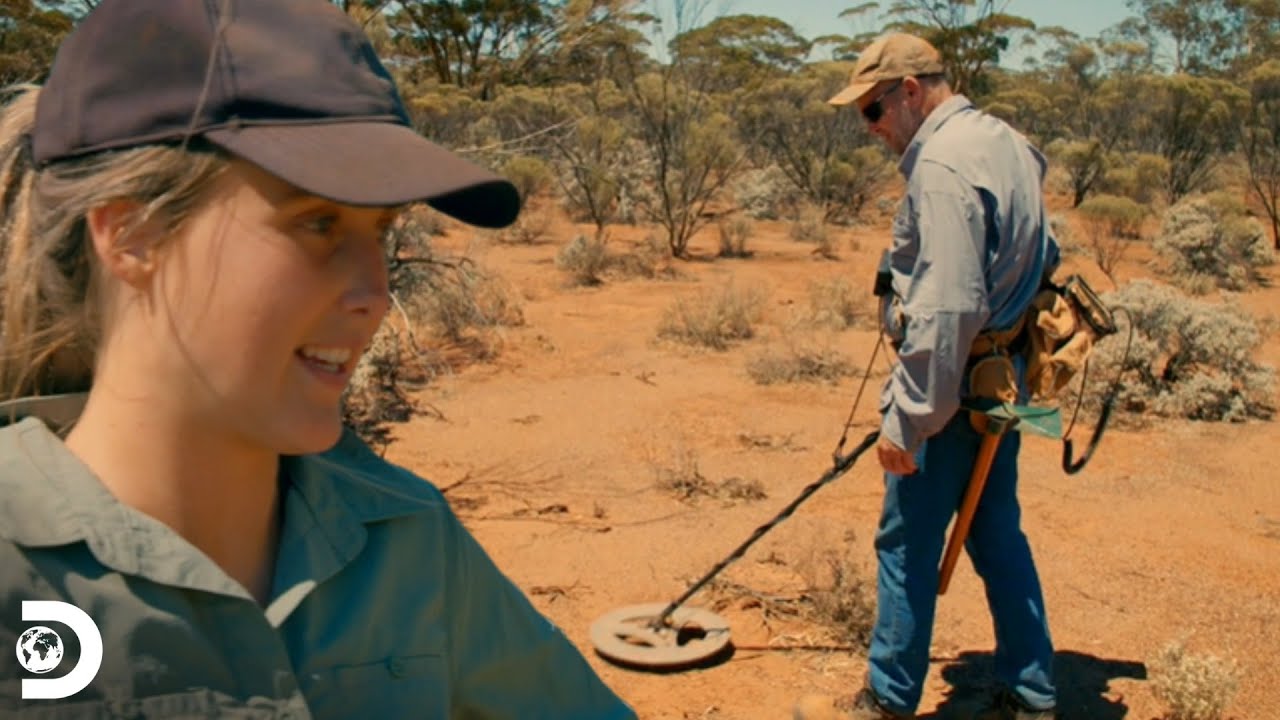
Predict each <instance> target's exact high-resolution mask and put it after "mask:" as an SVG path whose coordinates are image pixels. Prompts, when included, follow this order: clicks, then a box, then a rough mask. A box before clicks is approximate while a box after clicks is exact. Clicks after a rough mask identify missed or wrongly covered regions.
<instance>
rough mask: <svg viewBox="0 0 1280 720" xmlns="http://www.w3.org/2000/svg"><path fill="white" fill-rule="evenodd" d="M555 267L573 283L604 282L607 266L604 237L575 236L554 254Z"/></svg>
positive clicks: (591, 284) (607, 252)
mask: <svg viewBox="0 0 1280 720" xmlns="http://www.w3.org/2000/svg"><path fill="white" fill-rule="evenodd" d="M556 267H558V268H560V269H561V270H563V271H564V272H565V273H567V274H568V276H569V280H570V282H571V283H572V284H573V285H583V286H594V285H599V284H600V283H602V282H604V272H605V270H606V269H608V267H609V251H608V248H607V247H606V246H605V240H604V238H588V237H587V236H586V235H579V236H577V237H575V238H574V239H573V240H572V241H570V242H569V244H567V245H565V246H564V247H563V248H561V249H560V252H559V254H557V255H556Z"/></svg>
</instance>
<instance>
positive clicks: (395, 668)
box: [387, 658, 404, 677]
mask: <svg viewBox="0 0 1280 720" xmlns="http://www.w3.org/2000/svg"><path fill="white" fill-rule="evenodd" d="M387 670H389V671H390V672H391V675H392V676H393V677H404V660H401V659H400V658H391V660H389V661H387Z"/></svg>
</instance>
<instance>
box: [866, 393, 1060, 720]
mask: <svg viewBox="0 0 1280 720" xmlns="http://www.w3.org/2000/svg"><path fill="white" fill-rule="evenodd" d="M981 442H982V436H981V435H979V434H978V433H977V432H976V431H975V430H974V429H973V428H972V427H971V426H970V424H969V419H968V413H967V412H964V411H961V412H960V413H958V414H957V415H956V417H954V418H952V420H951V422H950V423H949V424H948V425H947V426H946V428H945V429H943V430H942V432H940V433H938V434H937V435H935V436H933V437H931V438H929V439H928V440H926V441H925V443H924V444H923V446H922V447H921V448H920V450H919V451H918V452H917V453H916V457H915V459H916V467H917V468H918V469H917V471H916V473H914V474H912V475H909V476H905V477H903V476H899V475H894V474H891V473H886V474H885V498H884V508H883V511H882V515H881V518H880V527H879V530H878V532H877V534H876V539H875V548H876V554H877V557H878V560H879V573H878V578H877V584H878V588H877V589H878V608H877V613H878V616H877V619H876V625H875V628H874V630H873V632H872V638H871V650H870V655H869V660H870V671H869V673H868V675H869V677H868V681H869V683H870V686H871V689H872V691H874V692H875V694H876V696H877V697H878V698H879V699H880V701H881V702H882V703H883V704H884V705H885V707H886V708H887V709H889V710H892V711H894V712H897V713H902V714H912V713H914V712H915V710H916V707H917V706H918V705H919V703H920V696H921V692H922V690H923V685H924V679H925V675H926V674H927V673H928V671H929V646H930V643H931V641H932V635H933V618H934V610H935V607H936V603H937V597H938V596H937V590H938V566H939V564H940V562H941V558H942V550H943V547H944V545H945V544H946V541H947V527H948V524H949V523H950V521H951V518H952V517H953V516H954V515H955V513H956V511H957V510H958V509H959V507H960V502H961V500H962V498H963V497H964V492H965V488H966V487H967V486H968V484H969V475H970V473H971V472H972V469H973V465H974V460H975V459H976V457H977V454H978V447H979V445H980V444H981ZM1020 443H1021V433H1019V432H1017V431H1016V430H1015V431H1014V432H1010V433H1007V434H1006V435H1005V436H1004V438H1003V439H1002V440H1001V442H1000V448H999V450H998V451H997V453H996V458H995V461H994V463H993V464H992V468H991V474H990V476H989V478H988V480H987V484H986V488H985V490H984V491H983V494H982V499H981V501H980V502H979V504H978V507H977V510H976V512H975V513H974V516H973V524H972V526H971V528H970V531H969V536H968V540H967V542H966V543H965V550H966V551H967V552H968V554H969V558H970V559H971V560H972V562H973V566H974V569H975V570H976V571H977V573H978V575H979V576H980V577H981V578H982V581H983V583H984V585H985V586H986V595H987V604H988V606H989V608H990V611H991V617H992V620H993V622H994V625H995V636H996V649H995V671H996V674H997V677H998V679H999V680H1000V681H1001V682H1002V683H1004V684H1005V686H1006V687H1007V688H1008V689H1010V690H1012V691H1014V692H1015V693H1017V694H1018V695H1019V696H1020V697H1021V699H1022V701H1023V702H1024V703H1026V704H1027V705H1028V706H1029V707H1031V708H1033V709H1037V710H1043V709H1049V708H1052V707H1053V706H1054V704H1055V700H1056V698H1055V690H1054V686H1053V677H1052V675H1053V668H1052V663H1053V643H1052V640H1051V639H1050V635H1049V627H1048V622H1047V620H1046V618H1045V609H1044V599H1043V597H1042V595H1041V591H1040V579H1039V577H1038V576H1037V573H1036V567H1035V562H1034V560H1033V559H1032V556H1031V548H1030V546H1029V545H1028V543H1027V538H1026V536H1025V535H1024V534H1023V533H1022V530H1021V527H1020V516H1021V510H1020V508H1019V506H1018V498H1017V485H1018V450H1019V447H1020Z"/></svg>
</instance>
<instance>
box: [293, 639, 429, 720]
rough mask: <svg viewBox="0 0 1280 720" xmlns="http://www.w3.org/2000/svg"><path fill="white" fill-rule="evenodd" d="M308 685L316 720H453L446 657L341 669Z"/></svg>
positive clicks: (406, 657) (389, 659) (391, 659)
mask: <svg viewBox="0 0 1280 720" xmlns="http://www.w3.org/2000/svg"><path fill="white" fill-rule="evenodd" d="M307 684H308V685H310V686H311V687H310V688H309V691H308V692H307V693H306V694H307V696H308V698H309V700H310V701H311V710H312V712H313V713H314V714H315V717H316V718H335V719H336V718H421V719H422V720H434V719H435V718H439V719H440V720H447V718H448V717H449V663H448V657H447V656H446V655H445V654H444V653H443V652H433V653H421V654H402V655H388V656H386V657H383V658H380V659H378V660H373V661H370V662H365V663H359V664H353V665H338V666H334V667H331V668H329V669H327V670H319V671H316V672H314V673H313V674H312V675H311V676H310V678H308V682H307Z"/></svg>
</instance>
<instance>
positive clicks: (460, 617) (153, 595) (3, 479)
mask: <svg viewBox="0 0 1280 720" xmlns="http://www.w3.org/2000/svg"><path fill="white" fill-rule="evenodd" d="M285 463H286V466H285V473H284V475H285V476H287V478H288V480H287V489H286V490H285V495H284V497H283V503H284V511H283V512H284V515H283V529H282V537H281V540H280V546H279V552H278V559H277V568H276V575H275V580H274V588H273V591H272V600H271V601H270V603H269V604H268V606H267V607H265V608H263V607H261V606H260V605H258V604H257V603H256V602H254V600H253V599H252V598H251V597H250V596H249V595H248V594H247V593H246V592H245V590H244V589H243V587H242V586H240V585H238V584H237V583H235V582H233V581H232V580H231V579H230V578H229V577H228V576H227V575H226V574H225V573H223V572H222V571H221V570H220V569H219V568H218V567H217V566H216V565H214V564H213V563H212V562H211V561H210V560H209V559H208V558H207V556H205V555H204V554H202V553H201V552H200V551H199V550H197V549H196V548H194V547H193V546H191V545H189V544H188V543H187V542H186V541H185V540H183V539H182V538H181V537H180V536H179V535H177V534H176V533H174V532H173V531H172V530H170V529H169V528H168V527H166V526H164V525H163V524H161V523H159V522H158V521H156V520H154V519H152V518H150V517H148V516H146V515H144V514H142V513H140V512H138V511H135V510H133V509H132V508H130V507H128V506H125V505H123V504H122V503H120V502H119V501H117V500H116V499H115V498H114V496H112V495H111V494H110V493H109V492H108V491H107V490H106V488H105V487H104V486H103V485H102V484H101V483H100V482H98V481H97V479H96V478H95V476H94V475H93V474H92V472H91V471H90V470H89V469H88V468H87V467H86V466H84V465H82V464H81V463H80V461H79V459H78V458H77V457H76V456H74V455H73V454H72V453H71V452H70V451H69V450H68V449H67V448H66V446H65V445H64V444H63V442H62V440H61V438H60V437H59V436H58V435H57V434H55V433H54V432H53V431H52V430H51V429H50V426H49V425H47V424H46V423H45V421H44V420H43V419H41V418H38V417H34V416H30V417H25V418H23V419H20V420H18V421H17V422H15V423H12V424H10V425H8V426H6V427H4V428H2V429H0V649H3V652H0V717H3V718H28V717H29V718H130V717H148V718H196V717H199V718H206V717H208V718H212V717H218V718H295V719H302V718H333V719H334V720H337V719H343V720H356V719H364V718H387V719H391V718H395V719H397V720H398V719H400V718H423V719H428V718H439V719H441V720H446V719H448V720H462V719H466V720H481V719H487V718H492V719H494V720H497V719H499V718H501V719H511V720H516V719H520V720H535V719H543V720H553V719H554V720H632V719H634V718H635V714H634V712H633V711H632V710H631V709H630V708H629V707H628V706H627V705H626V704H625V703H624V702H623V701H621V700H620V699H619V698H618V697H617V696H616V695H615V694H614V693H613V692H612V691H610V690H609V689H608V688H607V687H606V686H605V685H604V684H603V683H602V682H601V680H600V679H599V678H598V677H597V676H596V674H595V673H594V672H593V670H592V669H591V667H590V666H589V665H588V663H587V662H586V660H585V658H584V657H583V656H582V655H581V654H580V653H579V652H578V651H577V649H576V648H575V647H574V646H573V645H572V644H571V643H570V642H569V641H568V640H567V639H566V638H565V637H564V636H563V635H562V633H561V632H560V631H559V630H558V629H557V628H556V627H555V626H554V625H552V624H551V623H550V622H549V621H548V620H546V619H545V618H544V617H543V616H542V615H541V614H540V613H538V612H537V611H536V609H535V608H534V607H533V606H532V605H531V604H530V603H529V602H528V601H527V599H526V598H525V596H524V595H523V594H522V593H521V592H520V590H519V589H518V588H517V587H516V586H515V585H514V584H512V583H511V582H510V581H509V580H508V579H507V578H506V577H505V576H504V575H503V574H502V573H501V572H500V571H499V569H498V568H497V567H495V565H494V563H493V562H492V561H491V560H490V558H489V557H488V556H487V555H486V553H485V552H484V551H483V550H482V548H481V547H480V546H479V545H478V544H477V542H476V541H475V540H474V539H473V538H472V536H471V535H470V534H469V533H468V532H467V530H466V529H465V528H464V526H463V525H462V524H461V523H460V522H459V520H458V519H457V518H456V516H455V515H454V514H453V513H452V512H451V510H450V508H449V505H448V503H447V502H446V501H445V499H444V497H443V496H442V495H441V494H440V492H439V491H438V490H437V489H435V488H434V487H432V486H431V485H430V484H428V483H427V482H425V481H424V480H422V479H421V478H419V477H417V476H415V475H413V474H411V473H410V472H408V471H406V470H403V469H401V468H399V467H397V466H395V465H392V464H390V463H387V462H385V461H383V460H382V459H381V458H379V457H378V456H377V455H375V454H374V453H373V452H371V451H370V450H369V449H368V447H367V446H366V445H364V443H362V442H361V441H360V440H359V438H358V437H356V436H354V435H352V434H351V433H349V432H348V433H346V434H345V435H344V437H343V438H342V440H341V441H340V442H339V443H338V445H337V446H336V447H334V448H333V449H331V450H330V451H328V452H326V453H323V454H319V455H313V456H305V457H297V458H288V459H286V461H285ZM26 600H45V601H49V600H53V601H61V602H65V603H70V604H72V605H74V606H76V607H78V608H79V609H81V610H83V611H84V612H85V613H86V614H87V615H88V616H89V617H90V618H91V619H92V620H93V622H94V623H95V624H96V625H97V627H98V629H99V631H100V634H101V638H102V650H103V657H102V662H101V666H100V669H99V672H98V674H97V677H96V678H95V679H94V680H93V682H92V683H91V684H90V685H89V686H88V687H87V688H86V689H84V690H83V691H81V692H80V693H78V694H76V695H73V696H71V697H69V698H66V699H65V700H34V699H27V700H23V699H21V688H22V685H21V681H22V679H23V678H32V679H42V678H44V677H45V676H41V675H35V674H31V673H30V672H28V671H27V670H26V669H24V668H22V667H21V666H20V663H19V660H18V655H17V652H15V650H17V651H18V652H22V650H21V649H19V648H18V647H17V645H18V642H19V637H20V636H21V635H22V634H23V633H24V631H25V630H26V629H28V628H29V627H30V626H33V625H44V626H45V627H48V628H50V629H53V630H54V631H55V632H57V633H59V635H60V637H61V639H62V646H63V648H64V651H63V652H64V657H63V658H62V662H61V664H60V665H59V666H58V668H57V669H55V670H54V671H52V672H50V673H49V675H48V677H56V676H61V675H66V673H67V672H68V671H70V670H71V668H72V667H73V666H74V665H75V664H76V661H77V658H78V653H79V648H80V645H79V643H78V641H77V639H76V636H75V635H74V634H73V633H72V632H71V631H69V630H67V629H66V628H65V627H64V626H63V625H61V624H58V623H49V622H30V621H24V620H23V614H22V602H23V601H26ZM25 647H26V649H27V650H28V651H31V650H38V651H39V652H41V653H45V654H47V653H48V652H49V651H50V647H49V643H47V642H46V643H44V645H43V646H41V647H36V646H35V644H34V640H33V639H29V640H28V642H27V643H26V646H25ZM32 657H34V656H32ZM36 669H40V668H36Z"/></svg>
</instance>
